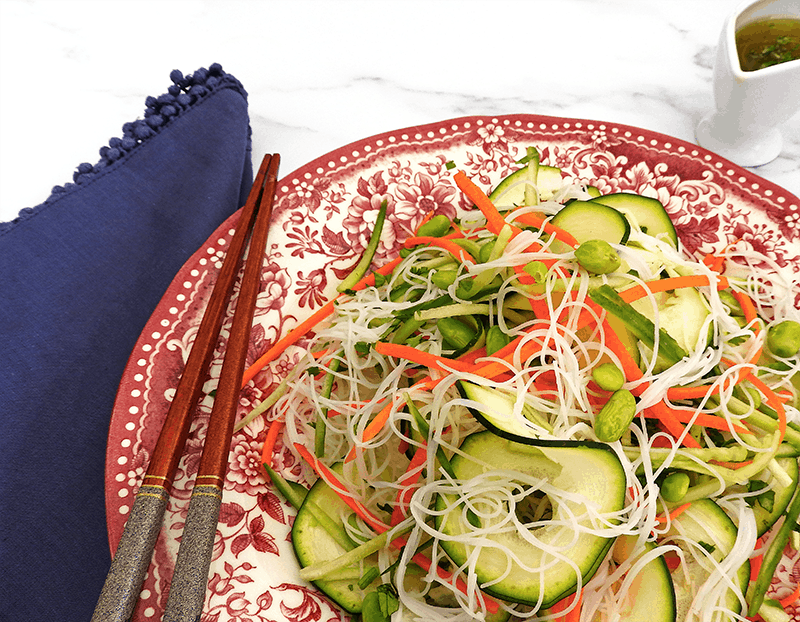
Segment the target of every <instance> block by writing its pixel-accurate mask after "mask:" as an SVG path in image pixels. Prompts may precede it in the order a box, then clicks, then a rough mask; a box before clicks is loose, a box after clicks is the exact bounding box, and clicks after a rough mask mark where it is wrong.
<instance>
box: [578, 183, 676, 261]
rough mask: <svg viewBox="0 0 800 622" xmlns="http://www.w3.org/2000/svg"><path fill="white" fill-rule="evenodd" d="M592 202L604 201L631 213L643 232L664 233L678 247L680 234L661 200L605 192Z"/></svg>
mask: <svg viewBox="0 0 800 622" xmlns="http://www.w3.org/2000/svg"><path fill="white" fill-rule="evenodd" d="M591 202H592V203H602V204H603V205H607V206H609V207H613V208H615V209H617V210H619V211H621V212H622V213H623V214H630V215H631V217H632V218H633V220H635V221H636V223H637V224H638V225H639V228H640V229H641V230H642V232H643V233H646V234H647V235H651V236H653V237H660V236H662V235H663V237H665V238H666V239H667V240H669V241H670V243H671V244H672V245H673V246H674V247H675V248H677V247H678V234H677V232H676V231H675V225H673V224H672V219H671V218H670V217H669V214H668V213H667V210H665V209H664V206H663V205H662V204H661V201H659V200H657V199H653V198H651V197H643V196H641V195H639V194H632V193H630V192H617V193H614V194H605V195H602V196H599V197H595V198H593V199H591Z"/></svg>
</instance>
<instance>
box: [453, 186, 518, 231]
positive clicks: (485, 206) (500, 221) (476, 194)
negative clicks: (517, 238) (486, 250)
mask: <svg viewBox="0 0 800 622" xmlns="http://www.w3.org/2000/svg"><path fill="white" fill-rule="evenodd" d="M453 181H454V182H456V186H458V187H459V188H460V189H461V192H463V193H464V194H465V195H466V196H467V198H468V199H469V200H470V201H472V202H473V203H474V204H475V207H477V208H478V209H479V210H480V211H481V213H482V214H483V215H484V216H485V217H486V228H487V229H488V230H489V231H491V232H492V233H494V234H495V235H498V234H499V233H500V230H501V229H502V228H503V227H504V226H506V225H507V224H509V223H507V222H506V219H505V218H503V215H502V214H501V213H500V212H499V211H498V209H497V207H495V205H494V203H492V201H491V200H490V199H489V197H487V196H486V193H485V192H484V191H483V190H481V189H480V188H478V186H476V185H475V183H474V182H473V181H472V180H471V179H470V178H469V177H467V175H466V173H464V171H458V172H457V173H456V174H455V175H453ZM509 226H512V227H513V225H509ZM514 229H516V230H517V232H519V231H520V229H519V227H514Z"/></svg>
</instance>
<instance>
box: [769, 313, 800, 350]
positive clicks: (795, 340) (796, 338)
mask: <svg viewBox="0 0 800 622" xmlns="http://www.w3.org/2000/svg"><path fill="white" fill-rule="evenodd" d="M767 347H768V348H769V351H770V352H772V353H773V354H774V355H775V356H780V357H781V358H788V357H790V356H794V355H795V354H797V353H798V351H800V322H795V321H794V320H784V321H783V322H780V323H778V324H773V325H772V326H770V327H769V330H767Z"/></svg>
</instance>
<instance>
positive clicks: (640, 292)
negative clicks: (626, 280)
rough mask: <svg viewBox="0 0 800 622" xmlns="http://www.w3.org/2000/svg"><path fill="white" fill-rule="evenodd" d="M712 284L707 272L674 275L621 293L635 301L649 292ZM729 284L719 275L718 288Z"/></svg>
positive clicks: (626, 299) (626, 298)
mask: <svg viewBox="0 0 800 622" xmlns="http://www.w3.org/2000/svg"><path fill="white" fill-rule="evenodd" d="M710 285H711V280H710V279H709V278H708V277H707V276H706V275H705V274H691V275H688V276H674V277H670V278H667V279H657V280H655V281H646V282H645V284H644V286H642V285H635V286H634V287H630V288H628V289H625V290H623V291H621V292H620V293H619V295H620V296H621V297H622V299H623V300H624V301H625V302H634V301H636V300H639V299H641V298H644V297H645V296H647V294H648V292H649V293H651V294H657V293H659V292H667V291H671V290H673V289H685V288H687V287H708V286H710ZM728 286H729V283H728V279H727V278H725V277H724V276H720V277H717V283H716V287H717V289H727V288H728Z"/></svg>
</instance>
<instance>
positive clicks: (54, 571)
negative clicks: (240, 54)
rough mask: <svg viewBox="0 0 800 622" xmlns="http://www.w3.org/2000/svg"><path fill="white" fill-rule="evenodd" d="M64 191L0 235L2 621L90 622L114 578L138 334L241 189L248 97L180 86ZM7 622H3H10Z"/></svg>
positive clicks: (227, 84)
mask: <svg viewBox="0 0 800 622" xmlns="http://www.w3.org/2000/svg"><path fill="white" fill-rule="evenodd" d="M170 79H171V80H172V85H171V86H170V87H169V89H168V92H167V93H164V94H163V95H161V96H159V97H150V98H148V99H147V101H146V110H145V112H144V117H143V118H141V119H139V120H136V121H134V122H131V123H128V124H126V125H125V126H123V129H122V132H123V136H122V137H121V138H114V139H112V140H111V141H109V144H108V146H107V147H103V148H102V149H101V150H100V156H101V159H100V161H99V162H98V163H96V164H94V165H92V164H82V165H80V166H79V167H78V169H77V171H76V172H75V174H74V183H70V184H67V185H66V186H64V187H56V188H55V189H54V190H53V193H52V195H51V196H50V198H49V199H48V200H47V201H45V203H43V204H42V205H39V206H38V207H36V208H33V209H26V210H23V211H22V213H21V214H20V216H19V218H17V219H16V220H15V221H13V222H11V223H3V224H0V577H2V578H1V579H0V618H3V619H9V620H47V619H50V620H67V621H71V620H76V621H77V620H80V621H83V622H85V621H86V620H88V619H89V618H90V617H91V614H92V611H93V610H94V606H95V604H96V602H97V597H98V595H99V594H100V590H101V588H102V585H103V581H104V580H105V575H106V572H107V571H108V567H109V564H110V553H109V544H108V539H107V536H106V520H105V504H104V482H103V473H104V456H105V446H106V436H107V433H108V424H109V418H110V414H111V411H112V407H113V403H114V397H115V393H116V389H117V386H118V383H119V380H120V377H121V375H122V372H123V369H124V367H125V364H126V361H127V359H128V356H129V354H130V352H131V350H132V349H133V347H134V344H135V342H136V340H137V337H138V336H139V333H140V332H141V330H142V328H143V327H144V324H145V322H146V321H147V319H148V318H149V316H150V314H151V313H152V311H153V310H154V308H155V307H156V305H157V303H158V301H159V299H160V298H161V296H162V294H163V293H164V291H165V290H166V288H167V286H168V285H169V284H170V282H171V280H172V278H173V276H174V275H175V273H176V272H177V271H178V270H179V269H180V267H181V266H182V265H183V263H184V262H185V261H186V260H187V259H188V258H189V256H190V255H191V254H192V253H193V252H194V251H195V250H197V248H199V247H200V245H201V244H202V243H203V242H204V241H205V240H206V239H207V237H208V236H209V235H211V233H213V231H214V230H215V229H216V228H217V226H218V225H220V224H221V223H222V222H223V221H224V220H225V219H226V218H227V217H228V216H229V215H230V214H232V213H233V212H234V211H235V210H236V209H237V208H238V207H239V206H241V205H242V204H243V203H244V201H245V199H246V195H247V192H248V190H249V188H250V185H251V184H252V165H251V159H250V128H249V121H248V115H247V94H246V92H245V90H244V89H243V87H242V85H241V84H240V83H239V81H238V80H236V79H235V78H234V77H233V76H231V75H230V74H227V73H225V72H224V71H223V70H222V68H221V67H220V66H219V65H212V66H210V67H209V68H208V69H200V70H198V71H196V72H194V73H193V74H189V75H186V76H184V75H182V74H181V73H180V72H179V71H173V72H172V74H171V75H170ZM5 616H8V617H5Z"/></svg>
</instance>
